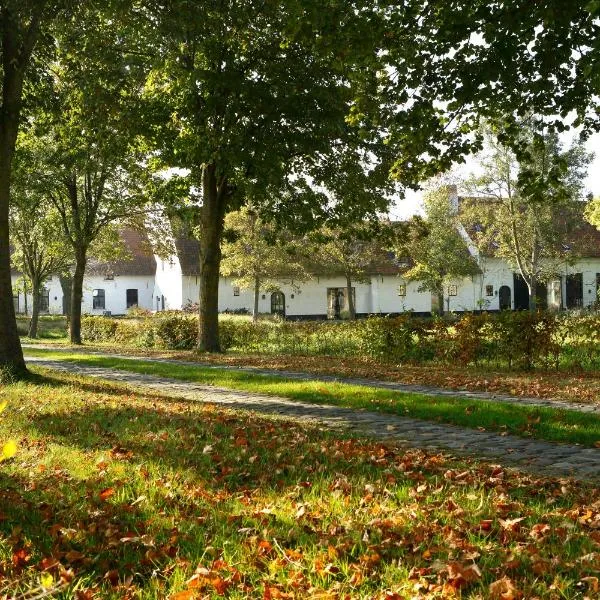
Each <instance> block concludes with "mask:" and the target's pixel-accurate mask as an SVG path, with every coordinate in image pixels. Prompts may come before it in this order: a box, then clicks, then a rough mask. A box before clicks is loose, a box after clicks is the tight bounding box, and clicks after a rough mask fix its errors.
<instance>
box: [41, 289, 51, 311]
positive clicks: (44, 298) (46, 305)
mask: <svg viewBox="0 0 600 600" xmlns="http://www.w3.org/2000/svg"><path fill="white" fill-rule="evenodd" d="M49 309H50V291H49V290H48V289H47V288H42V289H41V290H40V312H43V313H46V312H48V310H49Z"/></svg>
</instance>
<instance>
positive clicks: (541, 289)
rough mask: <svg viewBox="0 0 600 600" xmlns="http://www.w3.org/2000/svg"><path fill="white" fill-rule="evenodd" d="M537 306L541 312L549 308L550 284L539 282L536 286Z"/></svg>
mask: <svg viewBox="0 0 600 600" xmlns="http://www.w3.org/2000/svg"><path fill="white" fill-rule="evenodd" d="M535 306H536V308H539V309H541V310H547V308H548V284H547V283H545V282H543V283H542V282H541V281H538V283H537V285H536V286H535Z"/></svg>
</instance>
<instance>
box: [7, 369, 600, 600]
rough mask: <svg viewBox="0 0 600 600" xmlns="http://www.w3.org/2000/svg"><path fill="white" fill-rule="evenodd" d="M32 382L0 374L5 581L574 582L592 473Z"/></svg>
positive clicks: (275, 588) (571, 592) (587, 522)
mask: <svg viewBox="0 0 600 600" xmlns="http://www.w3.org/2000/svg"><path fill="white" fill-rule="evenodd" d="M42 381H43V379H40V380H39V381H38V383H37V384H17V385H15V386H11V387H7V388H5V389H4V396H6V398H7V399H8V400H9V402H10V412H9V414H8V420H7V421H6V422H5V423H2V432H1V434H2V435H8V434H10V435H11V436H12V437H14V438H15V439H16V440H17V441H18V443H19V454H18V457H17V459H16V460H13V461H11V462H10V463H7V464H6V465H4V466H3V468H2V472H1V477H2V490H3V492H2V494H1V496H0V511H1V513H2V515H3V519H2V520H1V521H0V532H1V535H0V556H2V557H4V558H3V559H2V569H3V571H4V573H5V576H6V577H8V580H9V581H13V582H15V583H16V582H17V581H18V580H19V579H20V578H24V577H26V576H27V577H30V578H31V577H33V578H35V577H36V576H38V575H39V574H40V573H41V572H42V571H43V570H44V569H45V570H46V572H49V573H52V574H53V576H54V577H56V578H58V577H59V574H60V573H61V572H64V571H67V572H69V573H70V577H71V578H72V583H71V585H74V586H76V587H77V586H79V588H80V589H81V590H86V591H85V592H83V591H82V593H85V594H86V595H84V596H81V597H83V598H96V597H97V598H113V597H114V598H134V597H139V594H140V593H143V594H145V596H144V597H147V596H148V597H153V595H154V596H156V597H166V596H168V595H169V594H170V593H180V595H179V596H177V597H178V598H179V597H181V598H186V597H187V598H193V597H196V596H198V597H200V596H203V595H204V596H207V597H211V596H218V595H221V594H227V595H229V596H230V597H247V596H263V595H264V596H265V597H269V596H268V595H267V594H270V595H271V596H270V597H273V598H276V597H282V598H285V597H289V598H291V597H307V596H311V597H315V596H317V595H319V594H325V596H324V597H331V598H336V597H340V598H342V597H344V596H345V595H350V597H373V596H374V597H381V598H383V597H386V596H385V594H386V593H387V594H389V595H388V596H387V597H395V596H394V595H393V594H397V596H396V597H404V596H405V595H408V594H410V595H412V596H415V597H429V596H435V595H447V596H451V595H453V594H458V593H460V592H462V593H463V595H464V596H477V595H484V596H487V595H488V594H489V590H490V589H495V588H493V587H492V588H490V586H494V585H496V587H499V586H501V585H507V586H508V585H509V583H510V585H511V586H513V587H514V589H515V590H517V591H518V592H519V594H524V595H525V597H531V596H534V595H544V594H546V593H547V592H548V590H549V589H550V587H551V586H557V585H558V586H560V589H561V593H562V594H563V596H564V597H566V598H571V597H573V598H574V597H577V596H578V594H580V592H581V591H582V590H585V589H586V588H587V587H588V586H590V585H592V583H591V580H590V579H589V578H588V579H586V578H587V577H588V576H589V575H590V573H591V572H592V571H593V570H594V569H595V568H597V566H598V565H597V560H598V558H597V547H598V544H599V543H600V539H598V538H597V536H596V532H597V527H598V525H599V524H600V514H599V510H600V496H599V495H598V490H597V489H592V488H586V487H585V486H583V485H580V484H575V483H574V482H569V481H566V480H563V481H559V480H549V479H548V480H542V479H536V478H533V477H531V476H525V475H522V474H518V473H516V472H511V471H509V470H505V469H503V468H501V467H499V466H494V465H486V464H480V463H478V462H476V461H461V462H457V461H455V460H453V459H452V458H450V457H449V456H447V455H442V454H427V453H424V452H420V451H407V450H404V449H401V448H399V447H397V446H395V445H394V444H389V443H379V442H375V441H369V440H364V439H357V438H353V437H347V436H339V435H332V434H330V433H327V432H325V431H321V430H320V429H319V427H316V426H301V425H298V424H294V423H291V422H288V421H282V420H272V419H266V418H261V417H257V416H252V415H250V414H248V413H237V412H236V413H234V412H232V411H227V410H222V409H220V408H217V407H215V406H213V405H203V404H199V403H195V402H190V401H185V400H182V401H177V400H174V399H163V398H161V397H160V396H159V395H157V394H135V393H132V392H131V390H130V389H128V388H126V387H124V386H121V385H115V384H104V383H102V382H96V383H95V384H94V385H91V384H90V383H89V382H87V381H84V380H82V379H78V378H74V377H71V376H67V375H59V374H57V375H53V376H52V377H51V379H50V380H49V381H46V382H44V384H43V385H40V384H41V383H42ZM90 386H91V387H90ZM16 523H18V527H17V529H15V524H16ZM36 574H37V575H36ZM507 581H508V582H509V583H506V582H507ZM497 582H504V583H497ZM142 590H143V592H142ZM186 594H187V595H186ZM277 594H279V596H278V595H277ZM146 595H147V596H146ZM515 597H517V596H515Z"/></svg>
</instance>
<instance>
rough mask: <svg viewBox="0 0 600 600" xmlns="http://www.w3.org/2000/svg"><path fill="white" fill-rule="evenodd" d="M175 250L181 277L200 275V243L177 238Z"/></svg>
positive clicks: (185, 238) (186, 238) (189, 239)
mask: <svg viewBox="0 0 600 600" xmlns="http://www.w3.org/2000/svg"><path fill="white" fill-rule="evenodd" d="M175 250H176V252H177V258H179V264H180V266H181V273H182V274H183V275H200V242H199V241H198V240H195V239H194V238H189V237H179V238H177V239H176V240H175Z"/></svg>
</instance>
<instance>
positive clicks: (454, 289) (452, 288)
mask: <svg viewBox="0 0 600 600" xmlns="http://www.w3.org/2000/svg"><path fill="white" fill-rule="evenodd" d="M457 295H458V286H456V285H449V286H448V296H457Z"/></svg>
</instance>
